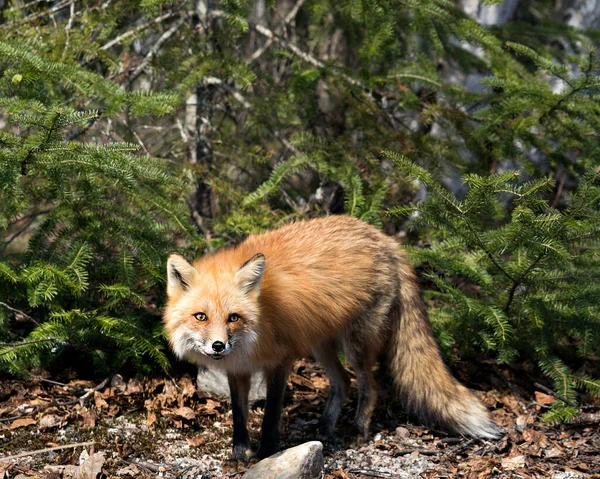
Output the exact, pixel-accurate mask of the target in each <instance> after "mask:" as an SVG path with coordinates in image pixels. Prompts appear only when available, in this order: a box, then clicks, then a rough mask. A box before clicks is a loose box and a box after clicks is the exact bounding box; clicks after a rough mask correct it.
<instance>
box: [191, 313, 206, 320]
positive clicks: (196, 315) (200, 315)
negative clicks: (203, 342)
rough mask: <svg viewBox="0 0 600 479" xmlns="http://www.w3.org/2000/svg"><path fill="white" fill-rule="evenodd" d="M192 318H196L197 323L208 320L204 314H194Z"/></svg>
mask: <svg viewBox="0 0 600 479" xmlns="http://www.w3.org/2000/svg"><path fill="white" fill-rule="evenodd" d="M194 318H196V319H197V320H198V321H206V320H207V319H208V317H207V316H206V314H204V313H196V314H194Z"/></svg>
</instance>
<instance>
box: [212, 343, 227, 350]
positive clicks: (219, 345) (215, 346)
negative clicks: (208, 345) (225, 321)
mask: <svg viewBox="0 0 600 479" xmlns="http://www.w3.org/2000/svg"><path fill="white" fill-rule="evenodd" d="M212 348H213V351H214V352H215V353H220V352H223V351H224V350H225V343H222V342H221V341H215V342H214V343H212Z"/></svg>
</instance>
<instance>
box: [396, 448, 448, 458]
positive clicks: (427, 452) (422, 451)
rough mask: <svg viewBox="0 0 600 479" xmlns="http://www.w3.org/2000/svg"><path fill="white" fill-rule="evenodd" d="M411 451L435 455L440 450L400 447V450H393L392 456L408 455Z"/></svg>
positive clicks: (424, 454)
mask: <svg viewBox="0 0 600 479" xmlns="http://www.w3.org/2000/svg"><path fill="white" fill-rule="evenodd" d="M413 452H418V453H419V454H422V455H423V456H437V455H438V454H439V453H440V451H435V450H433V449H401V450H397V451H396V452H394V457H398V456H408V455H409V454H412V453H413Z"/></svg>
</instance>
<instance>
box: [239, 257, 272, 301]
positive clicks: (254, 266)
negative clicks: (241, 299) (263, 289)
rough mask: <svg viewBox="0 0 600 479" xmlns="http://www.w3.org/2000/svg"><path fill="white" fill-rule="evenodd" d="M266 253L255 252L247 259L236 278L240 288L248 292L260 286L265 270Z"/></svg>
mask: <svg viewBox="0 0 600 479" xmlns="http://www.w3.org/2000/svg"><path fill="white" fill-rule="evenodd" d="M265 261H266V260H265V255H264V254H262V253H258V254H255V255H254V256H252V258H250V259H249V260H248V261H246V262H245V263H244V264H243V265H242V266H240V269H239V270H238V272H237V273H236V274H235V279H236V281H237V283H238V285H239V287H240V288H242V289H243V290H244V291H245V292H246V293H247V292H250V291H252V290H253V289H255V288H258V287H259V286H260V281H261V279H262V277H263V273H264V272H265Z"/></svg>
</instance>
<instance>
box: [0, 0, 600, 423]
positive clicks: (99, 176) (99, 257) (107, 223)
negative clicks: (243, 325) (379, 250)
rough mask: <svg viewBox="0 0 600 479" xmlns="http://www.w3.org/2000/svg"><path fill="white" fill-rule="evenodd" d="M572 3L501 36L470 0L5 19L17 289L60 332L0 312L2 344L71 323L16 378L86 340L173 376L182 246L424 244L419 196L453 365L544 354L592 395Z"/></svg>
mask: <svg viewBox="0 0 600 479" xmlns="http://www.w3.org/2000/svg"><path fill="white" fill-rule="evenodd" d="M488 3H489V2H488ZM494 3H495V2H494ZM563 13H564V12H562V11H560V10H558V7H557V6H550V5H549V4H548V2H544V1H542V0H532V1H529V2H522V3H521V4H519V7H518V9H516V11H515V12H514V14H513V21H511V22H508V23H505V24H503V25H495V26H490V27H486V26H483V25H481V24H478V23H477V21H476V20H475V19H474V18H473V17H471V16H469V15H467V14H466V13H465V11H463V10H462V9H461V8H459V6H457V4H456V3H454V2H449V1H447V0H424V1H416V0H408V1H404V2H395V1H390V0H369V1H362V0H341V1H335V2H332V1H326V0H296V1H295V2H287V1H286V2H283V1H282V2H266V1H263V0H255V1H253V2H250V1H248V0H241V1H240V0H220V1H217V0H213V1H208V0H179V1H171V0H169V1H166V0H141V1H128V2H110V1H106V2H97V1H95V0H94V1H93V2H92V1H89V0H82V1H78V2H76V3H75V2H69V1H68V0H61V1H54V2H35V1H34V2H27V3H22V4H16V3H15V4H14V5H13V6H10V7H7V8H5V9H4V11H3V17H2V25H1V28H0V64H1V68H2V78H1V83H0V96H1V102H2V103H1V104H0V108H2V119H3V120H4V121H5V122H7V125H8V126H7V127H6V128H5V131H4V132H3V133H2V144H1V147H2V157H1V158H2V159H1V160H0V161H2V162H3V163H2V166H4V165H6V167H5V169H4V170H3V171H2V173H0V175H1V176H0V178H1V182H0V185H1V186H2V188H1V189H0V191H1V193H0V194H1V195H2V196H0V200H2V204H1V205H0V208H2V210H1V211H2V216H1V218H2V223H0V227H1V228H2V229H1V230H0V231H2V235H3V236H4V241H5V243H8V244H7V245H5V248H4V250H3V252H2V253H1V254H2V257H1V258H0V265H1V266H0V292H2V293H3V295H4V296H3V297H5V298H9V299H10V300H11V301H5V303H6V304H7V305H9V306H10V307H12V308H14V309H16V310H18V311H22V312H23V313H24V314H26V315H28V316H29V317H31V318H33V319H35V320H36V321H38V322H39V323H40V326H36V325H35V323H32V321H31V320H28V321H25V322H22V321H19V320H18V319H19V318H27V316H23V314H21V313H19V312H18V311H17V312H15V311H14V310H9V309H7V308H6V307H4V308H0V311H2V313H1V314H2V318H3V323H2V326H0V334H2V336H1V340H2V341H4V342H5V343H8V344H13V343H16V342H19V340H25V341H37V340H38V339H39V340H42V339H44V338H46V337H47V336H48V335H47V334H46V335H44V334H42V332H41V331H40V328H41V327H42V326H44V327H45V328H46V329H50V326H51V325H62V326H60V328H63V329H60V332H56V333H55V334H56V337H54V336H49V337H53V338H54V339H53V340H52V341H45V340H44V341H41V342H39V343H38V342H35V343H30V344H22V345H21V346H19V347H17V348H15V349H13V348H14V346H5V349H4V350H3V351H2V352H1V353H0V354H2V356H0V360H1V361H2V364H4V365H6V366H7V367H9V368H10V369H11V370H12V371H16V370H19V369H20V370H23V368H25V367H27V366H28V365H32V364H47V361H48V359H49V358H50V357H53V355H54V356H55V355H56V352H57V351H59V350H62V349H64V348H65V347H66V345H67V343H69V344H72V345H76V344H83V343H86V345H85V347H86V348H89V347H90V346H88V345H87V343H88V342H89V343H90V344H91V345H92V346H91V349H92V350H93V351H95V353H94V354H101V351H106V350H107V349H106V348H107V347H110V348H119V349H120V350H121V355H120V357H119V358H118V360H121V357H122V358H125V357H131V358H132V359H134V360H135V362H136V364H138V365H141V364H142V363H144V361H145V359H147V357H148V356H149V355H150V352H152V355H154V357H156V358H161V361H162V363H163V364H164V363H165V361H164V357H163V356H161V354H162V350H161V349H160V348H161V347H162V342H161V339H160V337H159V336H160V327H159V324H158V319H157V317H156V314H155V313H156V312H157V310H159V309H160V307H161V306H162V299H163V292H162V290H163V285H162V283H161V281H162V275H163V272H162V269H161V265H162V262H163V261H164V257H165V255H166V253H167V251H168V250H169V249H171V248H173V247H174V246H175V245H177V246H179V247H181V248H182V249H186V248H187V252H189V254H190V255H193V254H200V253H202V252H203V251H205V250H208V251H209V250H212V249H214V248H216V247H220V246H223V245H228V244H233V243H235V242H237V241H239V240H240V239H241V238H242V237H244V236H245V235H247V234H248V233H250V232H254V231H259V230H263V229H265V228H269V227H273V226H276V225H279V224H281V223H283V222H286V221H289V220H290V219H294V218H303V217H310V216H317V215H322V214H337V213H348V214H352V215H354V216H357V217H360V218H362V219H364V220H366V221H369V222H371V223H373V224H376V225H378V226H381V227H382V228H383V229H384V230H385V231H386V232H387V233H389V234H405V233H406V228H407V224H406V221H407V218H406V216H405V215H396V214H395V215H386V214H385V212H386V211H387V210H389V209H390V208H391V211H392V212H395V213H405V212H407V211H408V210H405V209H403V205H406V204H408V203H411V202H414V201H415V200H416V199H419V200H425V201H424V202H423V203H422V204H420V205H419V207H418V208H417V210H415V211H416V212H415V214H418V215H417V216H414V215H413V216H412V218H413V220H412V222H413V223H414V225H415V226H421V227H423V228H420V229H416V230H411V231H409V233H408V242H409V243H412V244H413V245H421V246H422V242H423V241H422V240H423V239H424V238H427V241H428V242H429V243H431V247H430V248H412V249H411V251H412V252H413V254H414V257H415V260H416V261H417V262H419V263H420V264H423V265H424V266H426V267H427V268H428V270H430V274H432V275H433V276H432V278H433V279H435V283H434V284H435V287H434V288H433V289H432V291H431V292H430V293H429V294H430V295H431V296H432V297H435V299H436V302H435V303H434V304H435V306H436V308H435V309H434V311H433V315H432V317H433V319H434V325H435V327H436V330H437V331H438V334H439V337H440V339H441V340H442V343H443V344H444V345H446V351H447V352H448V353H449V352H450V345H453V346H460V347H458V348H455V349H453V351H454V352H455V353H456V354H461V353H464V352H466V351H469V350H474V349H475V350H479V351H481V350H483V351H486V352H488V353H489V354H493V355H496V357H497V358H498V359H499V360H500V361H503V362H508V361H511V360H514V359H516V358H523V357H524V356H525V355H526V353H527V352H531V354H534V353H533V352H534V351H535V358H536V361H538V364H539V365H540V367H541V368H542V369H543V371H544V372H545V373H546V374H547V375H548V377H549V378H550V379H552V380H553V381H555V382H556V384H555V387H556V388H557V389H560V391H561V392H562V393H564V395H565V396H566V397H567V398H574V394H575V393H574V391H575V389H577V388H579V389H580V390H589V391H594V390H595V389H594V387H595V386H593V385H594V384H596V383H595V382H594V381H593V380H591V379H589V378H591V377H598V371H597V364H595V363H594V354H597V349H596V350H594V347H593V344H594V338H597V336H596V335H597V330H596V329H595V328H596V326H595V324H596V322H597V318H596V319H594V318H595V317H594V311H593V307H592V306H591V305H592V300H593V298H595V296H594V295H595V294H596V292H595V290H594V284H593V283H592V282H591V280H590V282H589V283H587V282H586V283H585V284H586V286H585V288H583V289H582V290H581V291H580V293H581V294H582V297H579V296H577V297H575V296H574V295H575V293H576V291H574V290H573V289H572V285H569V284H568V280H567V278H570V277H576V278H580V277H582V276H586V275H587V276H589V277H590V278H594V276H593V275H595V274H597V266H596V263H595V261H596V259H597V258H596V256H594V254H597V253H594V251H597V245H598V242H597V237H596V232H595V230H593V222H592V221H593V218H594V215H595V214H597V209H598V205H597V201H596V200H595V199H594V198H595V197H594V196H593V195H594V194H595V193H594V192H595V191H596V188H597V180H594V179H593V177H594V173H593V171H594V168H595V167H597V165H598V164H600V161H599V148H598V140H597V135H596V134H595V133H596V131H597V130H598V126H599V124H600V111H599V108H598V97H599V94H600V91H599V89H600V83H599V81H598V75H597V73H598V67H597V54H596V50H595V48H596V46H597V43H598V39H599V38H600V37H599V36H598V34H597V31H594V30H588V31H583V30H577V29H574V28H572V27H569V26H566V25H564V24H563V23H561V22H562V15H563ZM134 148H137V151H134ZM382 150H386V151H393V152H394V153H393V154H392V153H389V154H381V153H380V152H381V151H382ZM399 158H406V159H407V160H408V161H410V162H412V163H414V164H417V165H419V167H420V168H423V169H424V170H422V169H416V167H414V166H410V165H409V163H406V162H405V161H404V160H400V159H399ZM397 163H399V164H400V166H401V167H398V165H397ZM412 163H411V164H412ZM407 171H409V172H411V174H416V176H418V177H419V178H421V180H423V181H425V183H426V184H427V185H428V186H427V187H424V186H423V184H422V183H420V182H418V181H415V180H414V178H413V177H412V176H410V175H408V176H407V174H406V173H407ZM513 171H518V172H519V174H518V176H515V175H514V174H513ZM506 172H509V173H506ZM461 177H462V178H464V184H463V183H462V182H461V181H460V178H461ZM442 185H444V186H442ZM465 205H467V206H465ZM396 207H399V208H396ZM457 208H460V209H457ZM461 210H462V211H463V212H465V214H463V213H460V211H461ZM410 211H412V210H410ZM446 222H450V224H447V223H446ZM452 225H462V227H461V229H459V230H455V229H452V228H451V226H452ZM586 228H587V229H586ZM413 231H414V232H413ZM578 231H580V234H582V235H584V234H585V236H583V237H582V238H581V239H578V237H577V235H578ZM192 232H193V234H190V233H192ZM416 232H418V234H417V233H416ZM13 236H14V239H13ZM506 241H508V243H506V244H503V242H506ZM184 252H185V251H184ZM488 252H489V254H488ZM538 257H539V260H538V259H537V258H538ZM36 268H37V270H36ZM74 269H75V270H77V273H75V272H74ZM551 278H555V279H551ZM561 278H562V279H561ZM581 284H583V283H581ZM469 288H471V289H469ZM584 291H585V293H584ZM568 298H571V299H569V300H568ZM438 301H439V303H438ZM457 304H462V305H463V306H464V307H462V306H461V307H460V308H458V309H456V310H455V311H454V310H453V309H452V308H456V305H457ZM561 305H562V306H561ZM469 307H472V308H474V309H472V310H469V309H468V308H469ZM544 308H546V309H544ZM467 313H468V314H467ZM553 314H556V315H557V318H559V319H557V320H556V321H554V320H552V318H551V316H552V315H553ZM538 316H539V318H538ZM94 318H96V319H94ZM110 318H112V319H110ZM116 318H118V320H117V319H116ZM124 318H125V322H123V319H124ZM535 318H538V319H535ZM575 318H584V319H581V320H577V321H576V320H575ZM536 321H537V322H536ZM68 324H71V325H72V326H70V328H71V329H70V330H69V332H68V334H67V329H66V328H67V326H66V325H68ZM24 325H25V327H23V326H24ZM132 325H135V326H136V327H138V328H140V329H139V330H135V331H136V332H135V333H134V330H133V329H131V328H133V326H132ZM56 327H58V326H56ZM32 328H33V329H32ZM57 331H58V330H57ZM520 331H527V333H523V334H521V332H520ZM511 332H512V333H511ZM529 333H531V334H529ZM77 335H81V336H77ZM133 337H135V338H136V340H135V341H132V338H133ZM139 338H143V339H144V340H145V341H146V343H144V344H145V345H143V344H137V343H136V341H137V340H138V339H139ZM596 342H597V341H596ZM69 347H70V348H72V347H73V346H69ZM123 347H124V348H125V349H121V348H123ZM575 351H579V353H578V354H580V355H579V356H578V355H577V354H575ZM2 358H3V359H2ZM115 358H116V356H111V359H115ZM117 362H118V361H117ZM561 378H563V379H564V381H562V383H561V384H560V387H559V382H560V380H561ZM557 407H558V406H557ZM555 417H557V418H560V417H562V418H566V417H568V411H567V412H566V413H565V411H564V410H560V411H558V412H557V413H556V416H555Z"/></svg>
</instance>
